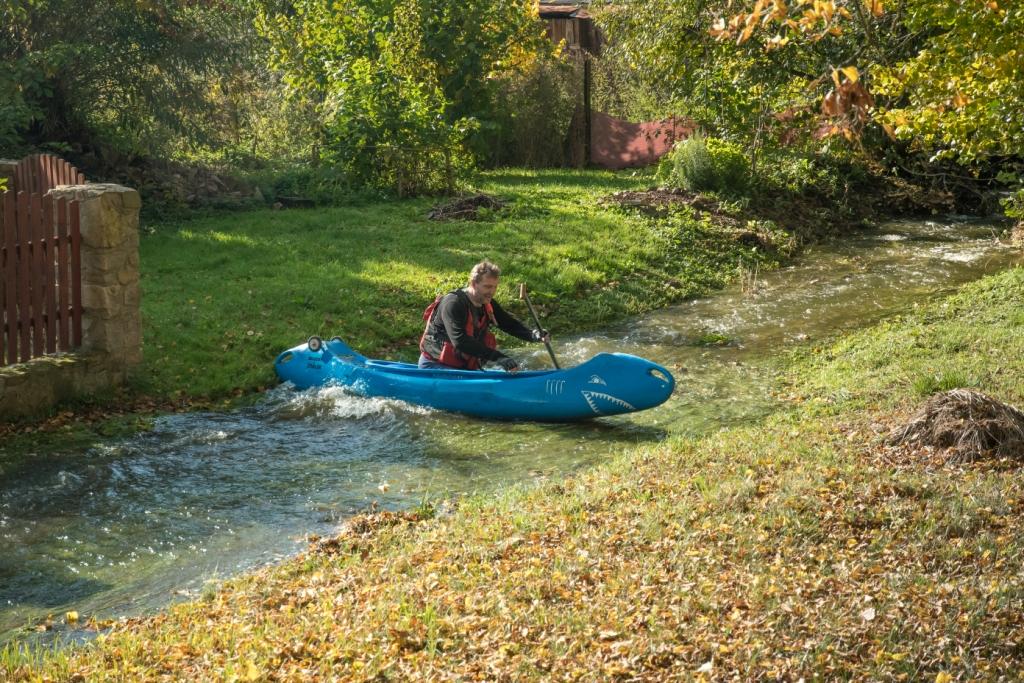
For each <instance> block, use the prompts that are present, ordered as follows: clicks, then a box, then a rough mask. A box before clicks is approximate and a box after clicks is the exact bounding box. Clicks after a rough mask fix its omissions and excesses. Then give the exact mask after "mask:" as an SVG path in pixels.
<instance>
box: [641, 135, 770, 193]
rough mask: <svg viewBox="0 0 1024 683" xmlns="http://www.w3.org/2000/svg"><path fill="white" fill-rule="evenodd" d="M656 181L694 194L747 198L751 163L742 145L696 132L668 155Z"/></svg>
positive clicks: (663, 161) (659, 166)
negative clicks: (743, 196) (711, 193)
mask: <svg viewBox="0 0 1024 683" xmlns="http://www.w3.org/2000/svg"><path fill="white" fill-rule="evenodd" d="M657 178H658V180H659V181H660V182H663V183H666V184H668V185H670V186H673V187H681V188H683V189H686V190H690V191H692V192H717V193H720V194H726V195H744V194H746V192H747V190H748V189H749V188H750V164H749V162H748V160H747V158H746V156H745V155H744V154H743V151H742V149H741V148H740V147H739V145H736V144H734V143H731V142H727V141H725V140H719V139H717V138H705V137H703V136H702V135H701V134H700V133H695V134H694V135H693V136H691V137H690V138H688V139H686V140H683V141H682V142H680V143H678V144H677V145H676V146H675V147H674V148H673V149H672V151H671V152H669V153H668V154H667V155H665V157H664V158H663V159H662V161H661V163H660V164H659V165H658V173H657Z"/></svg>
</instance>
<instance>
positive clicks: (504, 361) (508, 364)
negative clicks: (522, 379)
mask: <svg viewBox="0 0 1024 683" xmlns="http://www.w3.org/2000/svg"><path fill="white" fill-rule="evenodd" d="M497 363H498V365H500V366H501V367H502V368H504V369H505V370H506V371H507V372H517V371H518V370H519V363H517V362H516V359H515V358H509V357H508V356H505V357H504V358H500V359H499V360H498V361H497Z"/></svg>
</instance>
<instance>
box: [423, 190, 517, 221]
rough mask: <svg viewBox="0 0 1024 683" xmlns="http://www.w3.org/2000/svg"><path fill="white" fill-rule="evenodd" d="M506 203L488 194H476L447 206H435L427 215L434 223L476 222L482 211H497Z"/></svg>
mask: <svg viewBox="0 0 1024 683" xmlns="http://www.w3.org/2000/svg"><path fill="white" fill-rule="evenodd" d="M505 204H506V202H504V201H503V200H501V199H498V198H496V197H492V196H490V195H487V194H474V195H470V196H468V197H460V198H458V199H456V200H454V201H452V202H449V203H447V204H442V205H440V206H435V207H434V208H433V209H431V210H430V213H428V214H427V218H429V219H430V220H432V221H466V220H469V221H471V220H476V219H477V218H478V217H479V214H478V212H479V211H480V209H482V208H484V209H491V210H492V211H496V210H498V209H500V208H502V207H503V206H505Z"/></svg>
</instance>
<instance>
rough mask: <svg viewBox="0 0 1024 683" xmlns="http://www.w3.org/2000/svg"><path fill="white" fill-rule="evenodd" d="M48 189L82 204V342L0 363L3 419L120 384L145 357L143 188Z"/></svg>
mask: <svg viewBox="0 0 1024 683" xmlns="http://www.w3.org/2000/svg"><path fill="white" fill-rule="evenodd" d="M2 172H3V169H2V167H0V173H2ZM49 194H50V195H53V196H56V197H58V198H60V197H65V198H67V199H77V200H79V202H80V206H81V208H80V216H81V230H82V251H81V253H82V308H83V314H82V346H81V348H80V349H78V350H77V351H76V352H75V353H71V354H58V355H56V356H47V357H43V358H37V359H33V360H31V361H29V362H28V363H21V364H18V365H11V366H7V367H0V419H11V418H18V417H25V416H30V415H35V414H39V413H41V412H43V411H45V410H47V409H49V408H51V407H52V406H53V405H55V404H57V403H60V402H63V401H68V400H74V399H76V398H87V397H88V396H89V395H91V394H93V393H96V392H98V391H103V390H105V389H109V388H112V387H116V386H118V385H120V384H123V383H124V381H125V380H126V379H127V377H128V373H129V372H130V371H131V369H132V368H133V367H135V366H136V365H138V364H139V363H140V362H141V361H142V319H141V314H140V310H139V302H140V296H139V208H140V207H141V201H140V199H139V194H138V192H136V191H135V190H132V189H129V188H126V187H121V186H120V185H63V186H60V187H58V188H56V189H53V190H51V191H50V193H49Z"/></svg>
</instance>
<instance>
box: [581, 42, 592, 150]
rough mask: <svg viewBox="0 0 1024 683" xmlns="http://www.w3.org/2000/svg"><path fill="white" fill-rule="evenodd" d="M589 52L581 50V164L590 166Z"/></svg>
mask: <svg viewBox="0 0 1024 683" xmlns="http://www.w3.org/2000/svg"><path fill="white" fill-rule="evenodd" d="M590 78H591V69H590V54H589V53H588V52H587V51H586V50H584V51H583V165H584V166H590Z"/></svg>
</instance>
